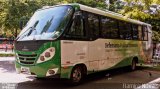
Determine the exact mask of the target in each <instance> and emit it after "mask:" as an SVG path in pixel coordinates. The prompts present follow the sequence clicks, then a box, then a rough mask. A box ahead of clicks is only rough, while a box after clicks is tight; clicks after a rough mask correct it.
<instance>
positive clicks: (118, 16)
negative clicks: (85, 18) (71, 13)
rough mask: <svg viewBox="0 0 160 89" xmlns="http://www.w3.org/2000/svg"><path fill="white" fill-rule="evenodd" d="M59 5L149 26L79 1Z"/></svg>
mask: <svg viewBox="0 0 160 89" xmlns="http://www.w3.org/2000/svg"><path fill="white" fill-rule="evenodd" d="M61 5H71V6H73V7H74V8H78V9H80V10H83V11H87V12H91V13H94V14H98V15H103V16H107V17H110V18H115V19H119V20H122V21H127V22H131V23H135V24H140V25H147V26H150V27H151V25H150V24H148V23H144V22H141V21H138V20H134V19H130V18H127V17H126V16H123V15H122V14H118V13H115V12H112V11H109V10H106V11H104V10H100V9H97V8H92V7H89V6H86V5H82V4H79V3H70V4H61ZM61 5H56V6H61ZM51 7H55V6H44V8H51ZM44 8H42V9H44Z"/></svg>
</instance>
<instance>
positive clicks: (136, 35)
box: [132, 24, 139, 40]
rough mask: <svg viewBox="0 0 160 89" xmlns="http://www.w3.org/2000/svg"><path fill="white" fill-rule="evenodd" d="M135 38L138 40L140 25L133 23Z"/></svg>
mask: <svg viewBox="0 0 160 89" xmlns="http://www.w3.org/2000/svg"><path fill="white" fill-rule="evenodd" d="M132 31H133V33H132V34H133V40H138V38H139V37H138V25H136V24H132Z"/></svg>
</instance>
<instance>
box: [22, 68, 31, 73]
mask: <svg viewBox="0 0 160 89" xmlns="http://www.w3.org/2000/svg"><path fill="white" fill-rule="evenodd" d="M21 72H22V73H24V74H30V70H29V68H28V67H21Z"/></svg>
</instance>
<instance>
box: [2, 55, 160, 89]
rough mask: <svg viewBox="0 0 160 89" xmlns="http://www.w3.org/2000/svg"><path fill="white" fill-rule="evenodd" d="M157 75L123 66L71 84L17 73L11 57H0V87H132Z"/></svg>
mask: <svg viewBox="0 0 160 89" xmlns="http://www.w3.org/2000/svg"><path fill="white" fill-rule="evenodd" d="M159 77H160V72H159V71H154V70H149V69H147V68H144V67H138V68H137V70H136V71H130V70H129V69H128V68H127V67H124V68H120V69H115V70H110V71H104V72H99V73H94V74H90V75H88V76H87V77H86V78H85V79H84V81H83V83H82V84H80V85H78V86H72V85H70V84H69V83H68V81H67V80H65V79H52V78H46V79H36V78H35V77H33V76H30V75H25V74H17V73H16V71H15V68H14V58H13V57H8V58H0V89H133V88H136V87H138V86H141V85H143V84H146V83H148V82H150V81H153V80H155V79H157V78H159ZM157 84H160V82H158V83H157ZM141 89H144V88H141ZM145 89H147V88H145ZM148 89H151V88H150V87H149V88H148ZM152 89H158V88H152Z"/></svg>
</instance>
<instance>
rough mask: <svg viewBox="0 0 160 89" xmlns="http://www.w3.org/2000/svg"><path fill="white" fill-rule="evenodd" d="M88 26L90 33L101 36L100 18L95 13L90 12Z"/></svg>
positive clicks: (95, 36) (93, 35)
mask: <svg viewBox="0 0 160 89" xmlns="http://www.w3.org/2000/svg"><path fill="white" fill-rule="evenodd" d="M88 28H89V31H90V35H91V36H92V37H94V38H97V37H99V18H98V16H96V15H94V14H88Z"/></svg>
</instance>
